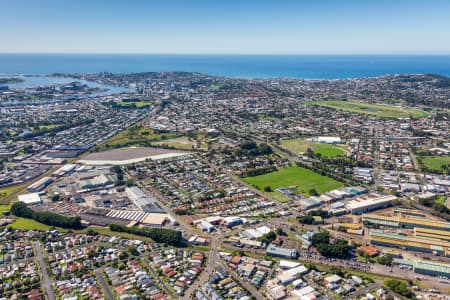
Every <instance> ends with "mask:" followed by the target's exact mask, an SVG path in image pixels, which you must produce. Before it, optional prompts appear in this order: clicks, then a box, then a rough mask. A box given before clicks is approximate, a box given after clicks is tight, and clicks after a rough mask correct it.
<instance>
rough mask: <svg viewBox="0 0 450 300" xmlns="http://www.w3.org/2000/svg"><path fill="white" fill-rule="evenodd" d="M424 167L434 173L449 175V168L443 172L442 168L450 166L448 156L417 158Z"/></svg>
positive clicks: (449, 156) (449, 157)
mask: <svg viewBox="0 0 450 300" xmlns="http://www.w3.org/2000/svg"><path fill="white" fill-rule="evenodd" d="M418 158H419V159H420V160H421V161H422V163H423V164H424V166H425V167H426V168H427V169H428V170H430V171H433V172H436V173H445V172H447V173H450V168H449V169H447V170H443V169H442V166H446V165H450V155H444V156H418Z"/></svg>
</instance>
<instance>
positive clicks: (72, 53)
mask: <svg viewBox="0 0 450 300" xmlns="http://www.w3.org/2000/svg"><path fill="white" fill-rule="evenodd" d="M5 54H7V55H27V54H29V55H39V54H40V55H46V54H51V55H55V54H56V55H167V56H172V55H173V56H176V55H186V56H188V55H192V56H199V55H211V56H214V55H216V56H219V55H220V56H224V55H230V56H233V55H235V56H238V55H239V56H302V55H304V56H350V55H351V56H450V52H442V53H435V52H431V53H430V52H428V53H202V52H198V53H172V52H171V53H158V52H1V51H0V55H5Z"/></svg>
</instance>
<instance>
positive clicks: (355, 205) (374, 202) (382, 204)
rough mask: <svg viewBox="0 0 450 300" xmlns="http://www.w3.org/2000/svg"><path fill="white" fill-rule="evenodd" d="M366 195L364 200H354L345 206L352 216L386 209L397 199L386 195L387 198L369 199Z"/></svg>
mask: <svg viewBox="0 0 450 300" xmlns="http://www.w3.org/2000/svg"><path fill="white" fill-rule="evenodd" d="M370 196H371V195H368V196H367V197H365V198H364V199H355V200H351V201H349V202H348V203H347V205H346V206H345V207H346V208H347V210H348V211H349V212H351V213H352V214H356V215H358V214H363V213H365V212H368V211H371V210H376V209H382V208H386V207H389V206H391V205H392V201H394V200H395V199H397V197H396V196H392V195H388V196H379V197H370Z"/></svg>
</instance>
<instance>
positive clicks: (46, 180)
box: [27, 177, 53, 193]
mask: <svg viewBox="0 0 450 300" xmlns="http://www.w3.org/2000/svg"><path fill="white" fill-rule="evenodd" d="M52 182H53V179H52V178H51V177H42V178H41V179H39V180H38V181H36V182H35V183H33V184H31V185H30V186H28V187H27V190H28V191H29V192H30V193H39V192H41V191H42V190H44V189H45V188H46V187H47V186H48V185H49V184H51V183H52Z"/></svg>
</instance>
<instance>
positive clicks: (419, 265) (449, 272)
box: [393, 258, 450, 277]
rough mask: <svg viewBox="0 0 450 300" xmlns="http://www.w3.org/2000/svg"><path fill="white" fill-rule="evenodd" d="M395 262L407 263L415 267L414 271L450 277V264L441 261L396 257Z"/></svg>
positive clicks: (399, 263)
mask: <svg viewBox="0 0 450 300" xmlns="http://www.w3.org/2000/svg"><path fill="white" fill-rule="evenodd" d="M393 262H394V264H398V265H406V266H410V267H412V268H413V270H414V272H416V273H419V274H424V275H430V276H445V277H450V265H449V264H444V263H441V262H436V261H430V260H426V261H425V260H418V259H400V258H394V260H393Z"/></svg>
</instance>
